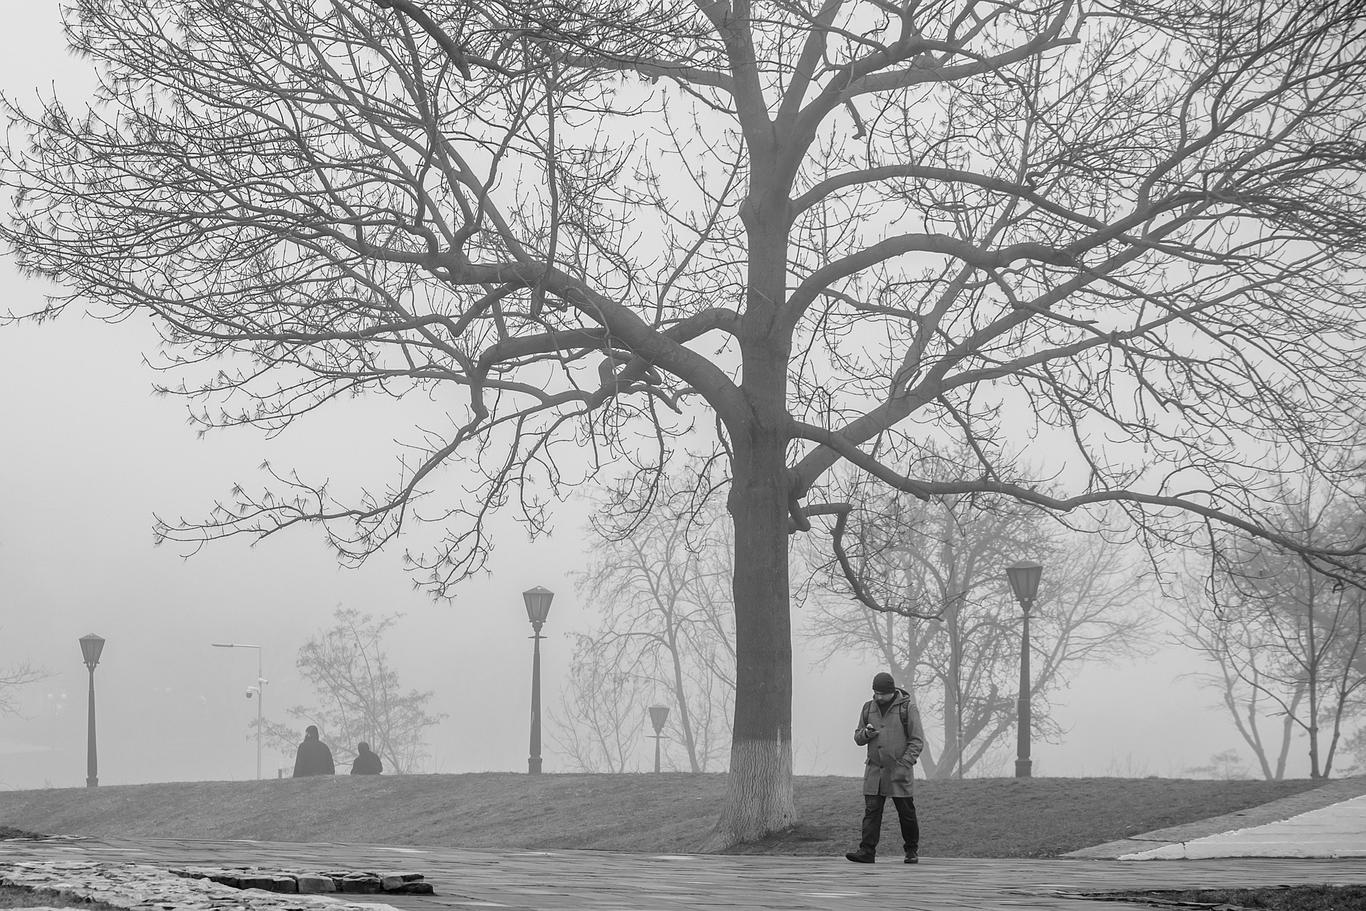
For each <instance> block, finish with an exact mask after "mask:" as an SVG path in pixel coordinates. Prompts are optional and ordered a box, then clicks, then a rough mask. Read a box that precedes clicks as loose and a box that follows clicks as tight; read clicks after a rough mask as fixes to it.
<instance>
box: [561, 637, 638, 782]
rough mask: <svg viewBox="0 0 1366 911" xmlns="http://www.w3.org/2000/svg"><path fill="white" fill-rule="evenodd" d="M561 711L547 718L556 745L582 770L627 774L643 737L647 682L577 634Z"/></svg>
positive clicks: (595, 642) (596, 643)
mask: <svg viewBox="0 0 1366 911" xmlns="http://www.w3.org/2000/svg"><path fill="white" fill-rule="evenodd" d="M574 638H575V642H574V656H573V658H572V659H571V660H570V662H569V680H568V681H567V682H566V683H565V684H564V686H563V687H562V688H561V691H560V704H561V708H560V711H559V712H557V713H556V714H555V717H554V718H552V719H551V722H550V723H551V737H552V738H553V739H554V741H555V744H556V746H558V747H559V749H560V750H561V751H562V752H563V753H564V754H565V755H567V756H568V757H569V759H570V760H571V761H572V762H573V763H574V765H575V766H577V767H578V769H579V770H580V771H584V772H613V773H620V772H630V771H635V770H636V769H637V768H638V765H637V763H636V761H635V757H636V755H637V751H638V750H639V747H640V739H641V737H643V736H644V725H645V713H646V711H647V706H648V705H649V703H650V695H651V689H652V687H651V681H649V680H646V679H644V678H642V677H640V676H637V675H635V674H631V673H628V672H625V671H622V670H618V669H617V667H616V665H615V663H614V661H613V658H612V657H610V656H608V655H607V654H605V652H604V650H603V648H602V647H601V643H600V642H598V641H597V640H596V639H594V638H593V637H592V636H585V635H582V634H579V635H576V636H575V637H574Z"/></svg>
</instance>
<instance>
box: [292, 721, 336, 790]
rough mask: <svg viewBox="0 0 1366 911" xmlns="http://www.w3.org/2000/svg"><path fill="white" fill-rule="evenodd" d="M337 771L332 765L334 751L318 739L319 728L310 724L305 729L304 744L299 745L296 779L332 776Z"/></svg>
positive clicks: (295, 769)
mask: <svg viewBox="0 0 1366 911" xmlns="http://www.w3.org/2000/svg"><path fill="white" fill-rule="evenodd" d="M336 771H337V770H336V767H335V766H333V765H332V751H331V750H329V749H328V748H327V744H325V743H323V742H322V741H321V740H319V739H318V726H317V725H316V724H310V725H309V726H308V727H306V728H304V742H303V743H301V744H299V752H298V753H297V754H295V756H294V777H295V778H303V777H304V776H305V775H332V774H334V773H335V772H336Z"/></svg>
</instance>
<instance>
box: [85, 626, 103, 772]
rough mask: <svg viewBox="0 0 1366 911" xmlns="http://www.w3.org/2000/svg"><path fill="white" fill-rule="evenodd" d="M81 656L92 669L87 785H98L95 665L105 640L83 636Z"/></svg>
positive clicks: (87, 727)
mask: <svg viewBox="0 0 1366 911" xmlns="http://www.w3.org/2000/svg"><path fill="white" fill-rule="evenodd" d="M79 641H80V643H81V657H82V658H83V659H85V667H86V669H87V670H88V671H90V711H89V712H88V713H87V716H86V730H85V786H86V787H87V788H93V787H97V786H98V785H99V783H100V774H99V760H98V758H97V756H96V752H95V665H97V664H99V663H100V652H102V651H104V640H103V639H101V638H100V637H99V636H96V635H95V634H94V633H90V634H89V635H85V636H82V637H81V638H80V640H79Z"/></svg>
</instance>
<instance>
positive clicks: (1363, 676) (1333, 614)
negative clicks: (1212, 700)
mask: <svg viewBox="0 0 1366 911" xmlns="http://www.w3.org/2000/svg"><path fill="white" fill-rule="evenodd" d="M1281 504H1282V507H1283V509H1284V511H1285V513H1286V519H1287V523H1286V524H1287V526H1288V527H1291V528H1298V529H1299V531H1298V533H1297V534H1296V536H1297V537H1298V538H1299V539H1300V540H1301V541H1302V542H1304V543H1305V544H1306V545H1308V546H1331V545H1332V544H1333V543H1340V542H1342V541H1350V540H1357V539H1359V538H1360V536H1361V533H1362V519H1361V514H1360V511H1359V509H1358V508H1357V507H1356V505H1355V504H1353V503H1350V502H1344V501H1342V500H1338V499H1335V498H1333V497H1332V496H1327V495H1324V494H1322V493H1321V492H1315V491H1313V490H1312V488H1311V487H1309V486H1306V487H1304V488H1302V489H1301V490H1300V491H1299V492H1292V491H1289V490H1286V491H1284V492H1283V493H1282V495H1281ZM1215 554H1216V560H1215V562H1214V563H1213V564H1212V567H1211V569H1210V570H1209V572H1208V573H1207V574H1206V575H1205V579H1204V583H1203V591H1202V595H1203V597H1198V598H1197V597H1189V598H1187V599H1185V601H1184V603H1183V607H1182V609H1181V610H1180V611H1179V612H1178V613H1177V619H1178V620H1179V621H1180V622H1181V625H1182V630H1183V633H1184V635H1183V637H1182V640H1181V641H1182V642H1183V643H1184V644H1185V645H1186V646H1187V647H1189V648H1191V649H1194V650H1195V651H1197V652H1199V653H1200V654H1201V655H1203V656H1204V657H1205V658H1206V659H1207V660H1208V661H1209V662H1210V663H1211V664H1213V665H1214V667H1215V670H1214V671H1212V672H1209V673H1206V674H1204V675H1203V676H1204V677H1205V679H1206V680H1207V682H1208V683H1209V685H1211V686H1212V687H1214V688H1215V689H1217V690H1218V691H1219V692H1220V696H1221V701H1222V703H1223V705H1224V707H1225V708H1226V709H1227V710H1228V712H1229V715H1230V717H1231V718H1232V719H1233V722H1234V725H1235V726H1236V727H1237V729H1238V733H1239V734H1240V735H1241V736H1242V738H1243V740H1244V742H1246V743H1247V745H1248V746H1249V747H1251V749H1252V751H1253V753H1254V754H1255V755H1256V757H1257V761H1258V763H1259V765H1260V767H1261V772H1262V775H1263V776H1264V777H1266V778H1268V779H1279V778H1282V777H1284V775H1285V768H1286V758H1287V756H1288V754H1289V751H1290V746H1291V741H1292V740H1293V739H1294V737H1295V735H1297V734H1300V733H1302V734H1304V735H1305V736H1306V737H1307V738H1308V744H1309V774H1310V776H1311V777H1313V778H1327V777H1328V776H1329V774H1331V772H1332V768H1333V762H1334V757H1335V755H1336V753H1337V749H1338V747H1339V745H1340V743H1341V740H1342V737H1343V734H1344V730H1345V725H1346V724H1347V723H1349V722H1350V721H1351V720H1352V719H1354V718H1359V717H1361V716H1362V715H1363V713H1366V593H1363V591H1362V590H1361V589H1360V588H1357V587H1355V586H1353V585H1348V584H1344V581H1343V579H1342V578H1340V577H1339V578H1334V577H1333V576H1330V575H1326V574H1325V573H1323V572H1320V571H1318V570H1317V569H1316V568H1315V567H1314V566H1313V565H1311V564H1309V563H1307V562H1306V561H1305V560H1304V559H1303V558H1302V557H1301V556H1300V555H1299V554H1295V553H1290V552H1287V551H1285V550H1279V549H1276V548H1273V547H1270V546H1268V545H1266V544H1265V543H1262V542H1254V541H1249V540H1247V539H1245V538H1242V539H1238V538H1234V539H1231V540H1229V541H1228V542H1226V543H1225V544H1224V545H1223V546H1222V547H1220V548H1219V549H1218V550H1217V551H1216V552H1215ZM1271 718H1279V721H1277V722H1276V727H1277V730H1276V733H1275V734H1269V733H1268V732H1265V731H1264V730H1263V724H1264V722H1266V721H1268V720H1270V719H1271ZM1325 726H1326V727H1327V729H1328V738H1327V742H1326V743H1325V742H1324V740H1323V729H1324V727H1325Z"/></svg>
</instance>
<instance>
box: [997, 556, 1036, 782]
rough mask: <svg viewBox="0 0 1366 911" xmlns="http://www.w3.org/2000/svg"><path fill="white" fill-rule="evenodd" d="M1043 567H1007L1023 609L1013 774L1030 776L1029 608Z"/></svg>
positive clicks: (1018, 564) (1022, 776) (1027, 565)
mask: <svg viewBox="0 0 1366 911" xmlns="http://www.w3.org/2000/svg"><path fill="white" fill-rule="evenodd" d="M1042 575H1043V567H1042V566H1041V565H1039V564H1038V563H1030V562H1029V561H1027V560H1026V561H1021V562H1019V563H1016V564H1015V565H1014V566H1008V567H1006V579H1007V580H1009V582H1010V589H1011V591H1013V592H1014V593H1015V600H1016V601H1018V602H1020V608H1021V610H1023V611H1024V631H1023V632H1022V633H1021V634H1020V702H1019V711H1018V716H1017V720H1016V727H1017V731H1016V738H1017V739H1016V751H1015V777H1016V778H1029V777H1030V772H1031V770H1032V768H1033V765H1034V764H1033V762H1031V761H1030V759H1029V726H1030V724H1031V720H1030V716H1029V611H1030V609H1031V608H1032V607H1033V606H1034V597H1035V596H1036V595H1037V594H1038V593H1039V577H1040V576H1042Z"/></svg>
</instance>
